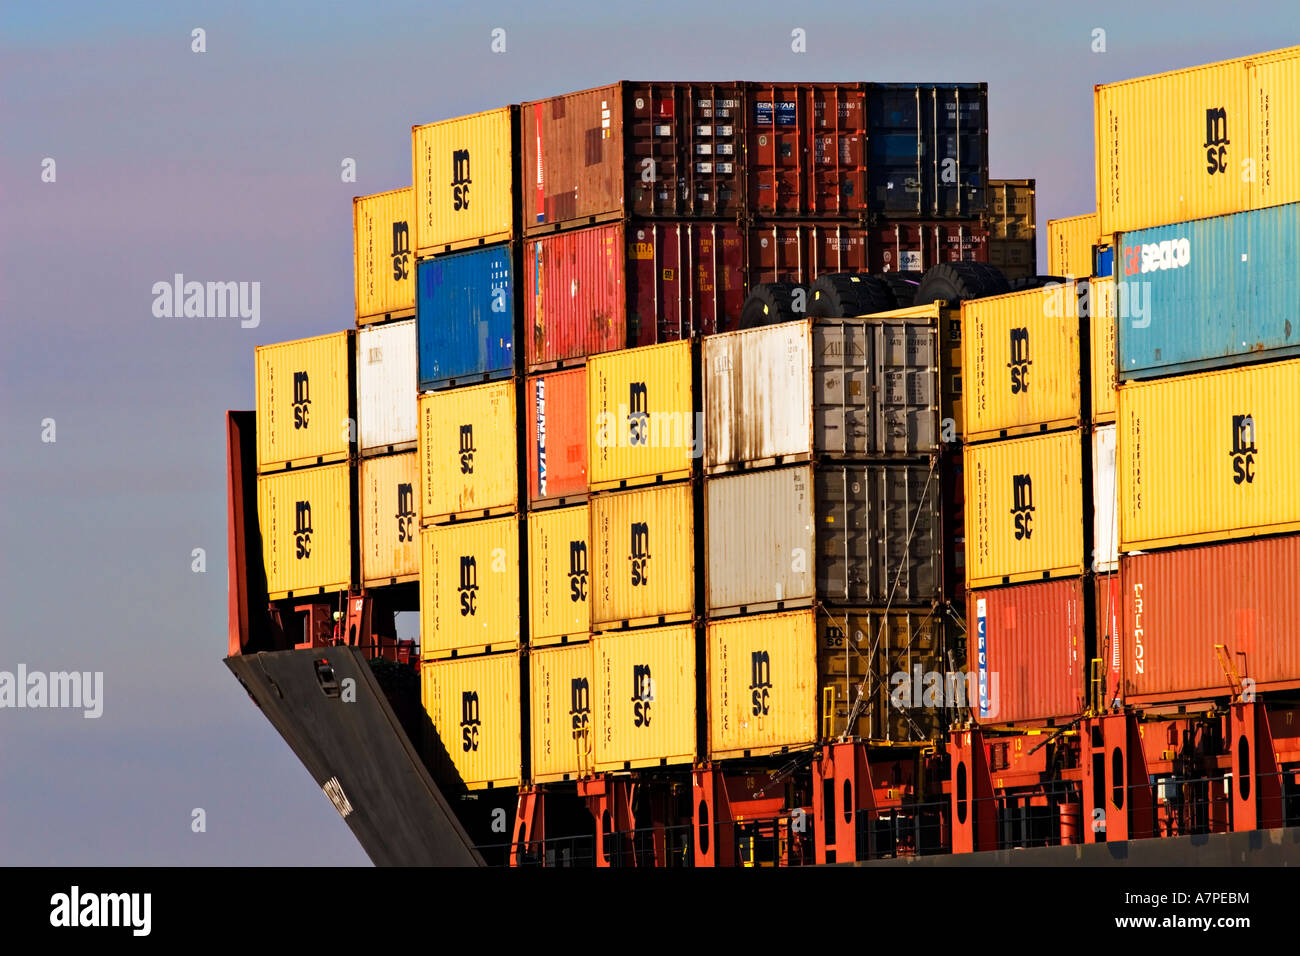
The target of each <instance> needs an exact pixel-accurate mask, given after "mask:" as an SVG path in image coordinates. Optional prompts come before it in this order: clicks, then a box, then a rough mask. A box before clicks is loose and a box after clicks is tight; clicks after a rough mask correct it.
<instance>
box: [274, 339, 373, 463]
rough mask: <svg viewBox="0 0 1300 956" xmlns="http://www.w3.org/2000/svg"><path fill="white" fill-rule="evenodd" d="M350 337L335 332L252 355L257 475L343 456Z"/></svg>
mask: <svg viewBox="0 0 1300 956" xmlns="http://www.w3.org/2000/svg"><path fill="white" fill-rule="evenodd" d="M352 334H353V333H351V332H335V333H333V334H332V335H319V336H316V337H315V338H310V339H298V340H297V341H294V342H279V343H276V344H275V345H259V346H258V347H257V348H256V349H254V350H253V351H254V355H255V360H256V365H257V470H258V472H259V473H261V472H267V471H276V470H279V469H282V468H299V467H304V466H307V465H319V464H324V463H328V462H334V461H340V460H342V459H345V458H347V457H348V454H349V453H350V451H351V442H352V433H353V428H352V411H351V388H352Z"/></svg>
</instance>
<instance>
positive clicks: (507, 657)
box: [420, 653, 522, 790]
mask: <svg viewBox="0 0 1300 956" xmlns="http://www.w3.org/2000/svg"><path fill="white" fill-rule="evenodd" d="M519 693H520V673H519V654H517V653H515V654H491V655H488V656H487V657H471V658H467V659H464V660H458V661H438V662H436V663H425V664H424V665H423V666H422V667H421V668H420V697H421V701H422V702H423V704H424V710H425V713H427V714H428V715H429V720H430V722H431V723H432V724H433V727H434V730H436V731H437V733H438V738H439V740H440V741H441V743H442V747H443V750H444V751H445V756H446V758H450V760H451V763H452V764H453V765H454V766H455V769H456V772H457V773H458V774H459V775H460V778H461V780H462V781H463V782H464V784H465V786H466V787H467V788H468V789H470V790H484V789H487V788H489V787H513V786H517V785H518V784H519V781H520V774H521V767H522V759H521V746H520V726H519V725H520V700H519Z"/></svg>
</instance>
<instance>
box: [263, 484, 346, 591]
mask: <svg viewBox="0 0 1300 956" xmlns="http://www.w3.org/2000/svg"><path fill="white" fill-rule="evenodd" d="M352 474H353V472H352V468H351V466H349V465H348V464H347V462H339V463H338V464H335V465H325V466H322V467H320V468H304V469H301V470H298V469H295V470H293V471H284V472H279V473H278V474H273V475H261V476H259V477H258V479H257V521H258V528H259V530H260V531H261V534H262V564H263V567H264V568H265V569H266V589H267V591H268V594H269V597H270V598H271V600H273V601H277V600H279V599H280V598H286V597H304V596H311V595H316V594H326V593H329V592H332V591H344V590H347V588H348V586H349V585H350V584H351V581H352Z"/></svg>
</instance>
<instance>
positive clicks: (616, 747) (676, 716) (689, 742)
mask: <svg viewBox="0 0 1300 956" xmlns="http://www.w3.org/2000/svg"><path fill="white" fill-rule="evenodd" d="M591 650H592V657H593V658H594V659H595V679H596V688H595V689H596V714H595V718H594V720H593V722H592V723H593V727H594V729H595V747H594V748H593V749H594V751H595V766H596V769H597V770H599V771H605V772H609V771H619V770H629V769H631V768H633V767H656V766H666V765H671V764H689V763H693V762H694V760H695V627H694V625H691V624H686V625H682V626H680V627H665V628H655V629H652V630H648V631H631V632H629V633H626V634H601V635H598V636H597V637H595V638H593V640H592V643H591Z"/></svg>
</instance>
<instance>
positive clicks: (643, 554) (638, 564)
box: [628, 521, 650, 588]
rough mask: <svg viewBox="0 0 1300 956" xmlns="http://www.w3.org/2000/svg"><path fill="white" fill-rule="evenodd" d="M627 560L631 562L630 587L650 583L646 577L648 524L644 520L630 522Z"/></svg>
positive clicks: (648, 554) (638, 586) (648, 559)
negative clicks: (630, 542)
mask: <svg viewBox="0 0 1300 956" xmlns="http://www.w3.org/2000/svg"><path fill="white" fill-rule="evenodd" d="M628 560H629V561H631V562H632V587H634V588H643V587H646V586H647V585H648V584H649V583H650V582H649V581H648V580H647V578H646V572H647V570H648V567H647V566H648V565H649V563H650V526H649V525H648V524H646V523H645V522H644V521H633V522H632V553H631V555H629V557H628Z"/></svg>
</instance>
